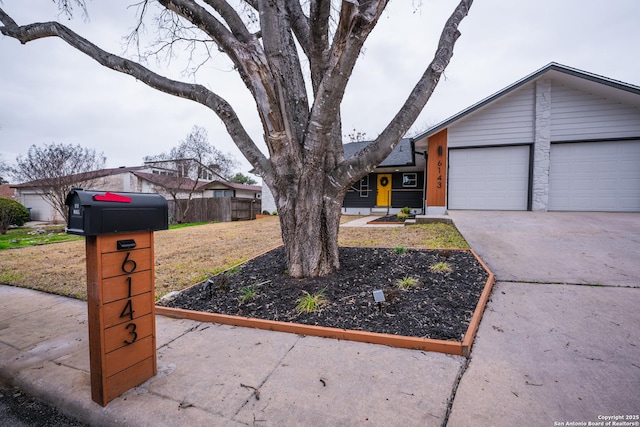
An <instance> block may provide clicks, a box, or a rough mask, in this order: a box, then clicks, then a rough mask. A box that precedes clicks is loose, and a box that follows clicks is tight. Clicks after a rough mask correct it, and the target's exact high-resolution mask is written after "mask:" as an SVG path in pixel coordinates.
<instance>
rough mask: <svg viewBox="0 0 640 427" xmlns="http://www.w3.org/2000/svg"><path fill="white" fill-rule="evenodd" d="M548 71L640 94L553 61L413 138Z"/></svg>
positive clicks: (635, 88)
mask: <svg viewBox="0 0 640 427" xmlns="http://www.w3.org/2000/svg"><path fill="white" fill-rule="evenodd" d="M548 72H555V73H558V74H559V75H564V76H570V77H574V78H575V77H577V78H578V79H581V80H582V81H584V82H591V83H592V84H593V83H596V84H600V85H602V86H603V87H609V88H612V89H617V90H619V91H623V92H625V93H627V94H628V95H631V96H636V95H640V86H635V85H632V84H629V83H625V82H621V81H618V80H614V79H610V78H608V77H604V76H600V75H598V74H594V73H589V72H587V71H582V70H578V69H577V68H572V67H568V66H566V65H562V64H558V63H556V62H551V63H549V64H547V65H545V66H544V67H542V68H541V69H539V70H537V71H535V72H533V73H531V74H529V75H528V76H526V77H523V78H522V79H520V80H518V81H517V82H515V83H513V84H511V85H509V86H507V87H506V88H504V89H502V90H500V91H498V92H496V93H494V94H493V95H491V96H489V97H487V98H485V99H483V100H482V101H480V102H477V103H476V104H473V105H472V106H470V107H468V108H466V109H464V110H462V111H460V112H459V113H457V114H454V115H453V116H451V117H449V118H448V119H445V120H444V121H442V122H440V123H438V124H436V125H435V126H432V127H431V128H429V129H427V130H426V131H425V132H423V133H421V134H420V135H417V136H415V137H414V138H413V139H414V140H418V139H422V138H424V137H426V136H431V135H434V134H436V133H438V132H440V131H441V130H442V129H444V128H446V127H449V125H451V124H452V123H453V122H455V121H457V120H460V119H461V118H463V117H465V116H467V115H468V114H471V113H473V112H474V111H476V110H478V109H480V108H482V107H484V106H485V105H487V104H489V103H490V102H493V101H495V100H496V99H497V98H500V97H502V96H504V95H506V94H508V93H510V92H512V91H514V90H516V89H518V88H519V87H521V86H523V85H525V84H527V83H529V82H530V81H532V80H535V79H537V78H538V77H540V76H541V75H542V74H545V73H548ZM558 74H557V75H558Z"/></svg>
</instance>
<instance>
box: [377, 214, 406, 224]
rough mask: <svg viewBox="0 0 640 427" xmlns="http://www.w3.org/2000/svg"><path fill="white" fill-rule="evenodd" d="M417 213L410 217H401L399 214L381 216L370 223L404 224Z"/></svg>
mask: <svg viewBox="0 0 640 427" xmlns="http://www.w3.org/2000/svg"><path fill="white" fill-rule="evenodd" d="M415 217H416V216H415V215H409V217H408V218H404V219H400V218H398V216H397V215H385V216H381V217H380V218H376V219H373V220H371V221H369V222H368V224H375V223H382V224H395V223H398V224H403V223H404V222H405V221H406V220H407V219H414V218H415Z"/></svg>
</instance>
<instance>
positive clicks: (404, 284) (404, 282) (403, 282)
mask: <svg viewBox="0 0 640 427" xmlns="http://www.w3.org/2000/svg"><path fill="white" fill-rule="evenodd" d="M417 285H418V280H417V279H415V278H414V277H404V278H402V279H398V280H396V286H397V287H398V288H400V289H409V288H414V287H415V286H417Z"/></svg>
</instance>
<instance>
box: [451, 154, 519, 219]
mask: <svg viewBox="0 0 640 427" xmlns="http://www.w3.org/2000/svg"><path fill="white" fill-rule="evenodd" d="M528 189H529V146H509V147H490V148H465V149H455V150H450V151H449V186H448V194H449V196H448V207H449V209H495V210H526V209H527V204H528V203H527V202H528Z"/></svg>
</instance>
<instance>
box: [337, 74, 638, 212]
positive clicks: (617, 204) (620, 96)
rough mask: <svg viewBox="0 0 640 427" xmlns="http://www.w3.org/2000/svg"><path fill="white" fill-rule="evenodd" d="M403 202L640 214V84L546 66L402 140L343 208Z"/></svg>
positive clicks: (441, 207)
mask: <svg viewBox="0 0 640 427" xmlns="http://www.w3.org/2000/svg"><path fill="white" fill-rule="evenodd" d="M358 144H360V145H358ZM364 144H366V143H355V144H346V145H345V155H346V156H348V155H349V154H350V153H353V152H357V151H358V150H359V149H362V147H364ZM418 195H421V198H420V200H417V199H416V196H418ZM403 206H408V207H411V208H414V209H419V210H420V211H421V212H420V213H425V214H430V215H440V214H444V213H445V212H446V211H447V209H483V210H540V211H547V210H552V211H614V212H627V211H631V212H639V211H640V87H639V86H635V85H632V84H628V83H624V82H620V81H617V80H613V79H609V78H607V77H603V76H599V75H596V74H592V73H589V72H586V71H581V70H577V69H575V68H571V67H567V66H564V65H561V64H557V63H550V64H549V65H547V66H545V67H543V68H541V69H540V70H538V71H536V72H534V73H532V74H530V75H529V76H526V77H524V78H523V79H521V80H518V81H517V82H515V83H513V84H512V85H510V86H508V87H506V88H504V89H502V90H501V91H499V92H497V93H495V94H494V95H491V96H489V97H488V98H486V99H484V100H482V101H480V102H478V103H476V104H474V105H472V106H470V107H468V108H467V109H465V110H463V111H461V112H459V113H457V114H455V115H454V116H452V117H450V118H448V119H446V120H444V121H443V122H441V123H439V124H437V125H435V126H433V127H431V128H430V129H428V130H427V131H425V132H424V133H422V134H420V135H418V136H416V137H414V138H411V139H405V140H402V141H401V143H400V144H399V145H398V147H396V149H395V150H394V152H393V153H392V154H391V155H390V156H389V158H387V159H386V160H385V161H384V162H383V163H382V164H381V165H380V166H379V167H378V168H376V170H375V172H373V173H371V174H369V175H368V176H367V177H365V178H363V179H362V180H361V181H360V182H359V183H358V184H356V185H355V186H354V187H353V188H352V189H351V191H349V193H348V194H347V197H346V198H345V201H344V204H343V211H344V212H345V213H361V214H367V213H369V212H371V211H372V210H373V209H375V208H381V207H382V208H388V209H389V210H390V211H392V212H395V211H397V210H398V209H399V208H401V207H403Z"/></svg>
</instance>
